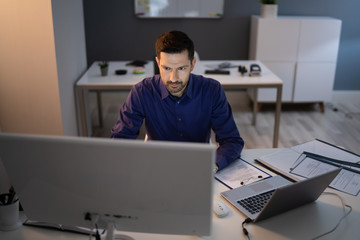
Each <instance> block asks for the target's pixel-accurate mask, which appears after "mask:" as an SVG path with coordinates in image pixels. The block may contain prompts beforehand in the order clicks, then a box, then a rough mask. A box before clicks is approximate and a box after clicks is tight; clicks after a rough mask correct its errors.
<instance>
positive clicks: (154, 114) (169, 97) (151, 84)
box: [111, 31, 244, 170]
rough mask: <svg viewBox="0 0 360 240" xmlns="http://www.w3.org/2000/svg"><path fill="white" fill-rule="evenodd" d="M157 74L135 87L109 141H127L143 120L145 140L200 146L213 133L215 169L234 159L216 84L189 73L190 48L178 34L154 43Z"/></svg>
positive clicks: (234, 141) (228, 114)
mask: <svg viewBox="0 0 360 240" xmlns="http://www.w3.org/2000/svg"><path fill="white" fill-rule="evenodd" d="M155 49H156V62H157V64H158V66H159V71H160V75H155V76H154V77H151V78H146V79H144V80H143V81H141V82H139V83H138V84H136V85H135V86H134V87H133V88H132V90H131V92H130V94H129V96H128V98H127V100H126V102H125V103H124V105H123V106H122V107H121V109H120V114H119V119H118V121H117V122H116V124H115V126H114V127H113V128H112V130H111V137H112V138H133V139H135V138H136V137H137V136H138V135H139V130H140V128H141V125H142V123H143V120H144V119H145V128H146V133H147V136H148V139H149V140H165V141H186V142H204V143H208V142H209V140H210V134H211V129H213V131H214V132H215V137H216V141H217V142H218V143H219V147H218V149H217V153H216V168H217V169H219V170H220V169H223V168H224V167H226V166H227V165H229V164H230V163H231V162H233V161H234V160H235V159H236V158H238V157H239V156H240V153H241V151H242V148H243V146H244V141H243V139H242V138H241V137H240V134H239V132H238V130H237V127H236V124H235V122H234V119H233V116H232V111H231V107H230V105H229V103H228V101H227V99H226V96H225V93H224V91H223V89H222V87H221V85H220V83H219V82H218V81H216V80H214V79H210V78H205V77H203V76H199V75H194V74H192V73H191V71H192V70H193V69H194V66H195V63H196V58H194V44H193V42H192V40H191V39H190V38H189V37H188V36H187V35H186V34H185V33H183V32H180V31H171V32H166V33H164V34H162V35H161V36H160V37H158V39H157V40H156V43H155Z"/></svg>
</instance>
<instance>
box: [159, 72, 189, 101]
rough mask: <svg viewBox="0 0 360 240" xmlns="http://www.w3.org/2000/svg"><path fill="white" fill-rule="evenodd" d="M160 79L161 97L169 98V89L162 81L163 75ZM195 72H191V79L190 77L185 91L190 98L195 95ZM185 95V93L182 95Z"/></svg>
mask: <svg viewBox="0 0 360 240" xmlns="http://www.w3.org/2000/svg"><path fill="white" fill-rule="evenodd" d="M159 80H160V92H161V99H165V98H167V97H168V96H169V95H170V94H169V92H168V90H167V89H166V87H165V85H164V83H163V82H162V81H161V77H159ZM193 82H194V81H193V74H192V73H191V74H190V79H189V82H188V86H187V88H186V92H185V95H186V96H188V97H189V98H192V96H193V84H194V83H193ZM182 97H184V95H183V96H182Z"/></svg>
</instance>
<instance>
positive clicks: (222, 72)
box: [205, 69, 230, 75]
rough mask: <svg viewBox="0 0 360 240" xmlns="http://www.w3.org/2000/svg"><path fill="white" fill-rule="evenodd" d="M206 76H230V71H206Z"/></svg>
mask: <svg viewBox="0 0 360 240" xmlns="http://www.w3.org/2000/svg"><path fill="white" fill-rule="evenodd" d="M205 74H221V75H230V71H227V70H220V69H213V70H205Z"/></svg>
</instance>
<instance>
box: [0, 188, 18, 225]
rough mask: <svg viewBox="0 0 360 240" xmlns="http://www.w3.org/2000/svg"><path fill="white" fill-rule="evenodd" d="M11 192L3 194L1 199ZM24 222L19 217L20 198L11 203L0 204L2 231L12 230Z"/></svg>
mask: <svg viewBox="0 0 360 240" xmlns="http://www.w3.org/2000/svg"><path fill="white" fill-rule="evenodd" d="M6 195H9V194H1V195H0V196H1V199H4V197H5V196H6ZM21 225H22V222H21V221H20V218H19V199H17V200H16V201H13V202H11V203H9V204H6V203H2V205H0V231H12V230H15V229H17V228H19V227H20V226H21Z"/></svg>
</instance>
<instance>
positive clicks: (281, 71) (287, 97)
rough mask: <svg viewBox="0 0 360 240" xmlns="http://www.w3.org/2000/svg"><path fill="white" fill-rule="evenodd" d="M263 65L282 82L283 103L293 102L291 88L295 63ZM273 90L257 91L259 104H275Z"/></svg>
mask: <svg viewBox="0 0 360 240" xmlns="http://www.w3.org/2000/svg"><path fill="white" fill-rule="evenodd" d="M263 63H264V64H265V65H266V66H267V67H268V68H269V69H270V70H271V71H272V72H273V73H274V74H275V75H277V76H278V77H279V78H280V79H281V80H282V81H283V89H282V97H281V100H282V101H283V102H291V101H292V100H293V97H292V96H293V88H294V77H295V62H270V61H263ZM275 100H276V90H275V89H259V92H258V101H259V102H275Z"/></svg>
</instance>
